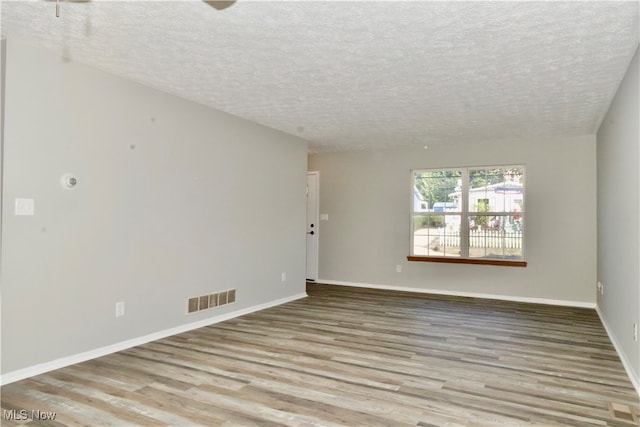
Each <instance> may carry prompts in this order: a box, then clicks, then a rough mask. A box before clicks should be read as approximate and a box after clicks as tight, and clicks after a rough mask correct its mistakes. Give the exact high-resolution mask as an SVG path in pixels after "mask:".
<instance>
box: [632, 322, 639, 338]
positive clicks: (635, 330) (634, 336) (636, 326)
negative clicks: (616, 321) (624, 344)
mask: <svg viewBox="0 0 640 427" xmlns="http://www.w3.org/2000/svg"><path fill="white" fill-rule="evenodd" d="M633 340H634V341H638V323H637V322H636V323H634V324H633Z"/></svg>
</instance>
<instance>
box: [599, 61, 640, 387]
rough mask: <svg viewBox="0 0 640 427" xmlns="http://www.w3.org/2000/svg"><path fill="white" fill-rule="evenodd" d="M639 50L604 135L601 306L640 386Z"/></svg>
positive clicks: (601, 147) (601, 151) (604, 126)
mask: <svg viewBox="0 0 640 427" xmlns="http://www.w3.org/2000/svg"><path fill="white" fill-rule="evenodd" d="M638 62H639V59H638V51H637V50H636V53H635V56H634V57H633V59H632V61H631V65H630V66H629V70H628V71H627V74H626V76H625V78H624V80H623V81H622V84H621V85H620V87H619V89H618V92H617V94H616V96H615V98H614V100H613V102H612V104H611V107H610V108H609V112H608V113H607V115H606V117H605V118H604V121H603V123H602V125H601V126H600V130H599V131H598V136H597V138H598V150H597V152H598V280H600V281H601V282H602V283H603V285H604V295H602V296H600V295H599V296H598V307H599V308H600V312H601V314H602V317H603V320H604V322H605V323H606V325H607V326H608V328H609V332H610V333H611V335H612V338H613V339H614V340H615V341H616V342H617V344H618V348H620V349H621V350H622V352H623V353H624V357H625V358H626V359H627V361H628V366H629V367H630V369H632V370H633V371H634V372H633V373H632V375H633V376H634V378H635V379H636V384H637V385H640V343H638V342H635V341H633V323H634V322H639V321H640V249H639V247H640V227H639V221H640V173H639V172H638V171H639V170H640V150H639V148H638V145H639V144H640V134H639V130H638V128H639V127H640V124H639V118H638V117H639V116H640V110H639V107H638V105H639V100H638V91H639V90H640V89H639V87H638V74H639V73H640V70H639V69H638Z"/></svg>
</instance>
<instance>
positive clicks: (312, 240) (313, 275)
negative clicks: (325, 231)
mask: <svg viewBox="0 0 640 427" xmlns="http://www.w3.org/2000/svg"><path fill="white" fill-rule="evenodd" d="M312 176H315V184H316V185H315V189H310V188H309V178H310V177H312ZM309 197H314V200H309ZM314 206H315V209H314ZM310 209H312V210H313V212H309V210H310ZM319 222H320V172H319V171H309V172H307V219H306V225H305V231H306V233H307V234H306V236H307V238H306V242H307V258H306V260H307V263H306V274H307V280H318V249H319V245H318V239H319V232H320V224H319ZM311 224H313V227H312V226H311ZM311 233H313V234H311Z"/></svg>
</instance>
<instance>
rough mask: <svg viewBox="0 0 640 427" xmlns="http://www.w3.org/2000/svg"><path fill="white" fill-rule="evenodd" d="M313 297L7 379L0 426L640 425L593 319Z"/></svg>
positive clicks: (573, 311)
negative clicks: (30, 375) (15, 379)
mask: <svg viewBox="0 0 640 427" xmlns="http://www.w3.org/2000/svg"><path fill="white" fill-rule="evenodd" d="M308 293H309V297H308V298H305V299H302V300H298V301H294V302H292V303H288V304H285V305H282V306H279V307H275V308H271V309H268V310H264V311H261V312H259V313H254V314H251V315H247V316H243V317H239V318H236V319H233V320H230V321H226V322H223V323H219V324H217V325H213V326H210V327H206V328H202V329H198V330H195V331H191V332H187V333H184V334H180V335H176V336H173V337H170V338H166V339H162V340H159V341H156V342H153V343H149V344H146V345H142V346H139V347H135V348H132V349H129V350H126V351H122V352H119V353H116V354H112V355H109V356H105V357H102V358H99V359H95V360H92V361H89V362H85V363H81V364H78V365H74V366H70V367H67V368H63V369H60V370H57V371H54V372H50V373H47V374H43V375H39V376H37V377H33V378H30V379H26V380H23V381H19V382H16V383H13V384H9V385H7V386H4V387H2V389H1V393H2V397H1V402H2V404H1V406H2V409H3V418H4V419H3V420H2V425H6V426H12V425H43V426H44V425H46V426H59V425H71V426H76V425H100V426H103V425H105V426H106V425H115V426H125V425H127V426H128V425H143V426H151V425H176V426H187V425H205V426H214V425H216V426H217V425H225V426H226V425H242V426H282V425H285V426H338V425H339V426H379V425H384V426H404V425H407V426H409V425H411V426H423V427H428V426H445V425H446V426H458V425H477V426H497V425H500V426H524V425H549V426H556V425H572V426H621V427H623V426H637V425H639V421H640V402H639V399H638V395H637V394H636V392H635V390H634V389H633V387H632V385H631V383H630V381H629V379H628V377H627V376H626V374H625V371H624V368H623V366H622V364H621V362H620V360H619V358H618V356H617V354H616V352H615V350H614V348H613V346H612V345H611V343H610V341H609V339H608V337H607V334H606V332H605V331H604V329H603V327H602V325H601V323H600V321H599V318H598V316H597V314H596V313H595V311H594V310H590V309H580V308H565V307H554V306H546V305H538V304H523V303H511V302H504V301H489V300H480V299H473V298H458V297H445V296H434V295H422V294H413V293H404V292H390V291H379V290H368V289H360V288H347V287H336V286H328V285H318V284H309V285H308ZM239 297H241V296H239ZM23 410H24V411H26V412H20V411H23ZM32 410H39V411H42V413H43V414H45V415H46V414H47V413H48V412H55V415H56V416H55V419H54V420H50V419H49V420H37V419H36V420H34V419H33V418H32V412H31V411H32ZM6 411H9V412H6ZM11 411H13V412H11ZM11 414H13V415H14V416H13V418H14V419H7V418H11ZM22 414H28V416H27V417H26V418H27V419H24V420H21V419H16V418H21V415H22ZM35 415H37V414H35ZM44 418H46V416H45V417H44Z"/></svg>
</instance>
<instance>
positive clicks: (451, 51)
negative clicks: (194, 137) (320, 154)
mask: <svg viewBox="0 0 640 427" xmlns="http://www.w3.org/2000/svg"><path fill="white" fill-rule="evenodd" d="M638 31H639V30H638V2H636V1H631V2H609V1H607V2H567V3H565V2H419V1H418V2H369V1H357V2H336V1H333V2H330V1H318V2H313V1H286V2H285V1H261V2H250V1H243V0H240V1H238V2H236V3H235V4H234V5H232V6H231V7H229V8H228V9H225V10H221V11H220V10H216V9H214V8H212V7H209V6H207V5H206V4H205V3H203V2H201V1H198V0H193V1H155V2H151V1H110V0H94V1H91V2H87V3H75V2H62V4H61V16H60V18H56V17H55V4H54V3H51V2H47V1H44V0H36V1H4V0H3V1H2V34H3V35H4V36H5V37H7V38H8V39H11V37H18V38H21V39H26V40H31V41H33V42H34V43H37V44H39V45H43V46H46V47H50V48H52V49H58V50H59V52H60V54H61V55H63V56H65V57H68V58H70V59H72V60H75V61H79V62H83V63H87V64H89V65H93V66H95V67H98V68H100V69H102V70H105V71H108V72H111V73H114V74H117V75H119V76H122V77H125V78H127V79H131V80H134V81H138V82H141V83H143V84H145V85H148V86H151V87H154V88H157V89H159V90H162V91H165V92H169V93H172V94H175V95H178V96H181V97H183V98H187V99H190V100H193V101H196V102H199V103H202V104H205V105H208V106H211V107H213V108H216V109H219V110H223V111H226V112H228V113H231V114H234V115H237V116H240V117H244V118H247V119H249V120H252V121H255V122H258V123H261V124H264V125H266V126H270V127H273V128H276V129H280V130H283V131H285V132H288V133H291V134H295V135H299V136H301V137H302V138H304V139H307V140H308V141H309V142H310V144H309V146H310V150H311V151H325V150H343V149H361V148H369V147H371V148H381V147H395V146H408V145H415V144H421V145H425V144H439V143H448V142H456V141H470V140H486V139H498V138H499V139H502V138H531V137H540V136H546V135H581V134H588V133H594V132H595V131H596V130H597V127H598V125H599V123H600V121H601V120H602V117H603V115H604V113H605V112H606V110H607V108H608V106H609V103H610V102H611V99H612V97H613V95H614V93H615V91H616V89H617V87H618V85H619V83H620V81H621V79H622V77H623V76H624V73H625V71H626V67H627V66H628V64H629V61H630V59H631V56H632V55H633V52H634V50H635V48H636V46H637V44H638V40H639V37H638Z"/></svg>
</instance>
